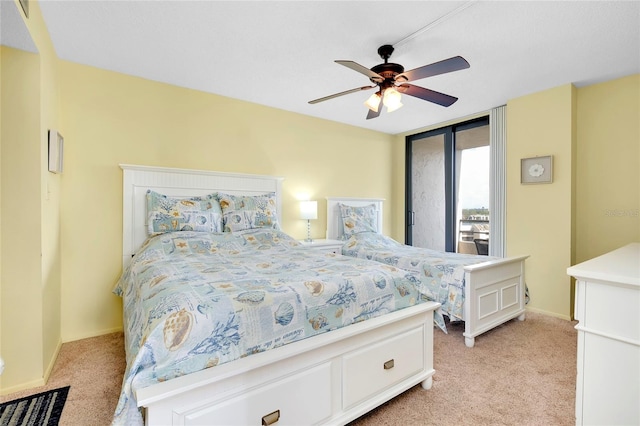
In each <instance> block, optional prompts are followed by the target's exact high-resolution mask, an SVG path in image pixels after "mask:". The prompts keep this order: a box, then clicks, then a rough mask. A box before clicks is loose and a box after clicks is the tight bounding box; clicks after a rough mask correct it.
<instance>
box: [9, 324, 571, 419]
mask: <svg viewBox="0 0 640 426" xmlns="http://www.w3.org/2000/svg"><path fill="white" fill-rule="evenodd" d="M575 324H576V323H575V322H570V321H565V320H561V319H558V318H553V317H550V316H546V315H541V314H536V313H527V319H526V321H523V322H520V321H517V320H513V321H509V322H508V323H506V324H504V325H502V326H500V327H498V328H496V329H494V330H491V331H489V332H487V333H485V334H483V335H481V336H479V337H478V338H477V339H476V345H475V347H474V348H467V347H466V346H465V345H464V338H463V337H462V332H463V331H464V325H463V324H449V334H444V333H442V332H441V331H440V330H438V329H436V330H434V335H435V336H434V345H435V349H434V366H435V369H436V374H435V376H434V382H433V387H432V388H431V390H428V391H425V390H423V389H422V388H421V387H420V385H418V386H415V387H413V388H411V389H409V390H408V391H407V392H405V393H403V394H401V395H399V396H398V397H396V398H394V399H393V400H391V401H389V402H387V403H386V404H384V405H382V406H381V407H379V408H377V409H376V410H374V411H372V412H370V413H368V414H366V415H364V416H363V417H361V418H359V419H357V420H355V421H354V422H352V426H365V425H403V426H407V425H443V424H447V425H554V426H562V425H575V414H574V407H575V383H576V343H577V335H576V330H575V329H574V326H575ZM124 368H125V365H124V349H123V336H122V333H113V334H108V335H105V336H100V337H95V338H91V339H84V340H80V341H76V342H70V343H65V344H64V345H62V348H61V350H60V354H59V356H58V360H57V362H56V365H55V367H54V369H53V372H52V375H51V378H50V379H49V382H48V383H47V385H46V386H44V387H39V388H34V389H30V390H28V391H24V392H20V393H16V394H12V395H6V396H4V397H0V402H4V401H8V400H11V399H15V398H19V397H22V396H26V395H29V394H35V393H38V392H42V391H43V390H48V389H55V388H57V387H62V386H67V385H70V386H71V389H70V391H69V396H68V399H67V403H66V404H65V407H64V410H63V412H62V418H61V422H60V424H61V425H78V426H80V425H87V424H91V425H109V424H110V423H111V419H112V417H113V411H114V409H115V406H116V403H117V401H118V395H119V392H120V387H121V384H122V376H123V374H124Z"/></svg>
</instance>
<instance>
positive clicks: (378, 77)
mask: <svg viewBox="0 0 640 426" xmlns="http://www.w3.org/2000/svg"><path fill="white" fill-rule="evenodd" d="M335 62H336V63H337V64H340V65H344V66H345V67H347V68H351V69H352V70H354V71H357V72H359V73H360V74H364V75H366V76H367V77H369V78H370V79H371V80H373V81H375V82H378V83H380V82H382V81H384V77H383V76H381V75H380V74H378V73H377V72H373V71H371V70H370V69H369V68H367V67H365V66H363V65H360V64H359V63H357V62H353V61H335Z"/></svg>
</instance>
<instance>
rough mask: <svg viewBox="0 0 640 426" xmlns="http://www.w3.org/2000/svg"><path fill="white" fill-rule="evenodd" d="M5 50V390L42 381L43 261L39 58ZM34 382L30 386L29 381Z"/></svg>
mask: <svg viewBox="0 0 640 426" xmlns="http://www.w3.org/2000/svg"><path fill="white" fill-rule="evenodd" d="M0 48H1V49H2V144H1V146H0V150H1V151H2V154H1V155H0V160H1V162H2V165H1V166H0V171H1V177H0V184H1V188H2V189H1V193H2V216H1V221H2V222H1V224H0V228H2V238H1V247H2V262H1V263H2V275H1V283H2V317H1V320H0V325H1V327H2V357H3V358H4V361H5V364H6V366H5V371H4V373H3V375H2V384H3V390H4V388H6V387H9V388H11V387H12V386H15V385H17V384H21V383H25V382H28V383H29V384H30V385H36V384H42V383H41V382H40V381H41V379H42V377H43V369H42V359H43V358H42V284H41V279H40V277H41V275H40V271H41V266H40V238H41V224H40V219H41V216H40V214H41V211H40V198H39V194H40V170H39V169H40V152H39V150H40V144H39V139H38V138H39V133H40V131H39V130H40V60H39V57H38V55H36V54H33V53H27V52H23V51H20V50H16V49H11V48H8V47H0ZM27 386H29V385H27Z"/></svg>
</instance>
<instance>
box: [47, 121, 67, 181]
mask: <svg viewBox="0 0 640 426" xmlns="http://www.w3.org/2000/svg"><path fill="white" fill-rule="evenodd" d="M63 158H64V138H63V137H62V135H61V134H60V133H58V132H57V131H56V130H49V171H50V172H51V173H62V164H63V163H62V159H63Z"/></svg>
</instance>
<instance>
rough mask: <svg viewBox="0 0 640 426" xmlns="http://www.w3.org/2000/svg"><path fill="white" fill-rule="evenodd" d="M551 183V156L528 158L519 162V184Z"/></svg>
mask: <svg viewBox="0 0 640 426" xmlns="http://www.w3.org/2000/svg"><path fill="white" fill-rule="evenodd" d="M551 182H553V156H551V155H546V156H543V157H529V158H523V159H521V160H520V183H523V184H529V183H551Z"/></svg>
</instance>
